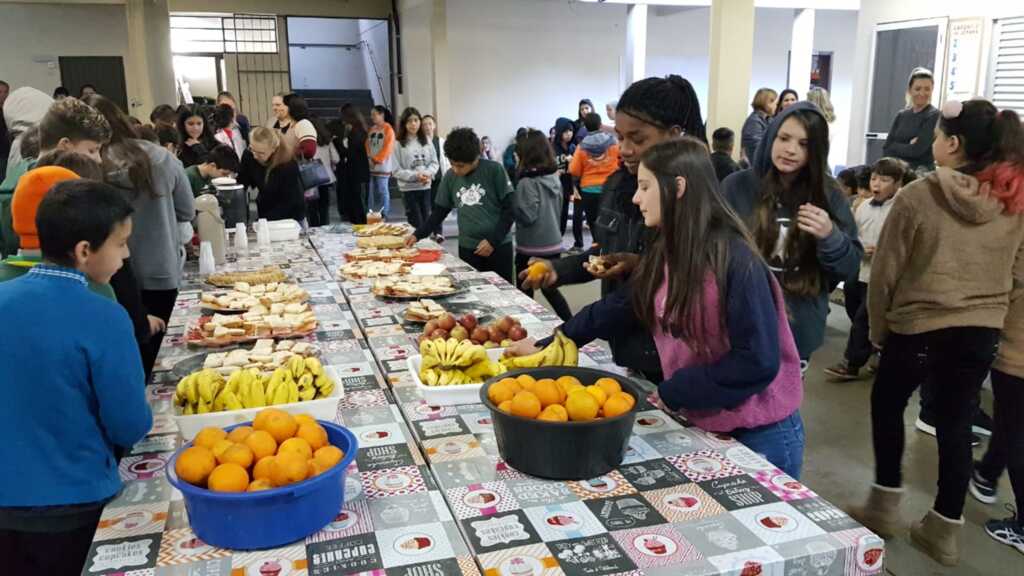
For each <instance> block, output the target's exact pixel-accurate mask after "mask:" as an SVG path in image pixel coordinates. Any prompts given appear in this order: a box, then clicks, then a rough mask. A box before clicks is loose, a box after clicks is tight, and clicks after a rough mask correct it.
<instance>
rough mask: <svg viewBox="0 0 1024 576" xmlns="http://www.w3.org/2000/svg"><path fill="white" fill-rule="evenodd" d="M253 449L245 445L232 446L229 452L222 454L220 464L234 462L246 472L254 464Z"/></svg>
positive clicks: (218, 459) (218, 460) (219, 459)
mask: <svg viewBox="0 0 1024 576" xmlns="http://www.w3.org/2000/svg"><path fill="white" fill-rule="evenodd" d="M253 458H254V457H253V454H252V448H249V447H248V446H246V445H245V444H232V445H231V446H229V447H228V449H227V450H225V451H223V452H221V454H220V457H219V458H217V462H218V463H219V464H227V463H228V462H234V463H235V464H238V465H239V466H241V467H242V468H245V469H246V470H248V469H249V467H250V466H252V462H253Z"/></svg>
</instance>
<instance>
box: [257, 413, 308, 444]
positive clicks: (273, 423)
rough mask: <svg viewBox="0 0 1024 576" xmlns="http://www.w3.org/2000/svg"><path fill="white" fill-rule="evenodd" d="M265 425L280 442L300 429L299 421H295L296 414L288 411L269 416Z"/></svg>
mask: <svg viewBox="0 0 1024 576" xmlns="http://www.w3.org/2000/svg"><path fill="white" fill-rule="evenodd" d="M263 427H264V429H265V430H266V431H267V432H269V433H270V435H271V436H273V437H274V440H275V441H277V443H278V444H280V443H282V442H284V441H285V440H287V439H289V438H291V437H293V436H295V433H296V432H298V431H299V423H298V422H296V421H295V417H294V416H292V415H291V414H289V413H287V412H280V413H277V414H271V415H270V416H267V419H266V421H265V422H264V424H263Z"/></svg>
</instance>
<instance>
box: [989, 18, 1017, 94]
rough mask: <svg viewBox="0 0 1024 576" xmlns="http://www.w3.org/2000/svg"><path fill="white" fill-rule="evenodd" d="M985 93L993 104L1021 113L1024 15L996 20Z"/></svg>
mask: <svg viewBox="0 0 1024 576" xmlns="http://www.w3.org/2000/svg"><path fill="white" fill-rule="evenodd" d="M993 32H994V33H993V34H992V38H993V46H992V64H991V67H990V72H989V74H988V77H989V86H988V88H989V89H988V93H989V96H990V97H991V99H992V103H993V104H995V105H996V107H997V108H1000V109H1003V108H1010V109H1012V110H1015V111H1016V112H1017V113H1018V114H1024V16H1019V17H1014V18H1001V19H999V20H996V22H995V29H994V30H993Z"/></svg>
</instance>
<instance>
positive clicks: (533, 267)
mask: <svg viewBox="0 0 1024 576" xmlns="http://www.w3.org/2000/svg"><path fill="white" fill-rule="evenodd" d="M547 271H548V264H547V262H541V261H539V260H538V261H537V262H534V263H533V264H530V267H529V268H527V269H526V277H527V278H529V279H530V281H531V282H536V281H538V280H540V279H541V278H543V277H544V275H545V274H547Z"/></svg>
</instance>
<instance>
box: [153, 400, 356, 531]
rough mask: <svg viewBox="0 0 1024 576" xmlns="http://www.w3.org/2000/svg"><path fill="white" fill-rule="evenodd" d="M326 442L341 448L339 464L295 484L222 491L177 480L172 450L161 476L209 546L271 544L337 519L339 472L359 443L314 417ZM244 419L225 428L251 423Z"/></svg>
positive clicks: (343, 471) (342, 472) (340, 490)
mask: <svg viewBox="0 0 1024 576" xmlns="http://www.w3.org/2000/svg"><path fill="white" fill-rule="evenodd" d="M317 422H319V423H320V425H321V426H323V427H324V429H325V430H327V440H328V441H329V442H330V443H331V444H333V445H334V446H337V447H338V448H340V449H341V450H342V451H343V452H345V457H344V458H342V460H341V462H339V463H338V464H337V465H335V466H334V467H333V468H331V469H330V470H328V471H326V472H324V473H323V474H321V475H319V476H317V477H315V478H311V479H309V480H303V481H302V482H299V483H297V484H292V485H290V486H285V487H283V488H274V489H272V490H263V491H260V492H241V493H224V492H213V491H211V490H207V489H205V488H200V487H198V486H193V485H192V484H189V483H188V482H185V481H183V480H181V479H179V478H178V475H177V474H176V473H175V471H174V466H175V464H176V463H177V461H178V456H179V455H180V454H181V453H182V451H184V450H185V449H187V448H189V447H191V446H192V443H191V442H189V443H187V444H185V445H184V446H182V447H181V448H179V449H178V451H177V452H175V453H174V457H173V458H171V461H170V463H169V464H168V466H167V479H168V480H169V481H170V483H171V484H172V485H173V486H174V487H175V488H177V489H178V490H180V491H181V493H182V494H183V495H184V497H185V510H187V511H188V521H189V524H190V525H191V527H192V531H193V532H195V534H196V536H198V537H199V539H200V540H202V541H203V542H206V543H207V544H209V545H211V546H217V547H219V548H230V549H233V550H259V549H264V548H276V547H279V546H283V545H285V544H289V543H291V542H295V541H297V540H301V539H303V538H305V537H306V536H309V535H310V534H313V533H315V532H317V531H319V530H320V529H322V528H323V527H324V526H326V525H327V524H328V523H330V522H331V521H332V520H334V518H335V517H337V515H338V513H339V512H340V511H341V506H342V504H343V503H344V502H345V475H346V472H347V470H348V467H349V465H350V464H351V463H352V460H354V459H355V457H356V450H358V449H359V445H358V443H357V442H356V437H355V435H354V434H352V433H351V432H349V431H348V429H347V428H344V427H342V426H338V425H337V424H334V423H331V422H325V421H323V420H317ZM251 425H252V423H251V422H244V423H242V424H237V425H235V426H229V427H227V428H225V430H227V431H229V432H230V431H231V430H233V429H234V428H237V427H238V426H251Z"/></svg>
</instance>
